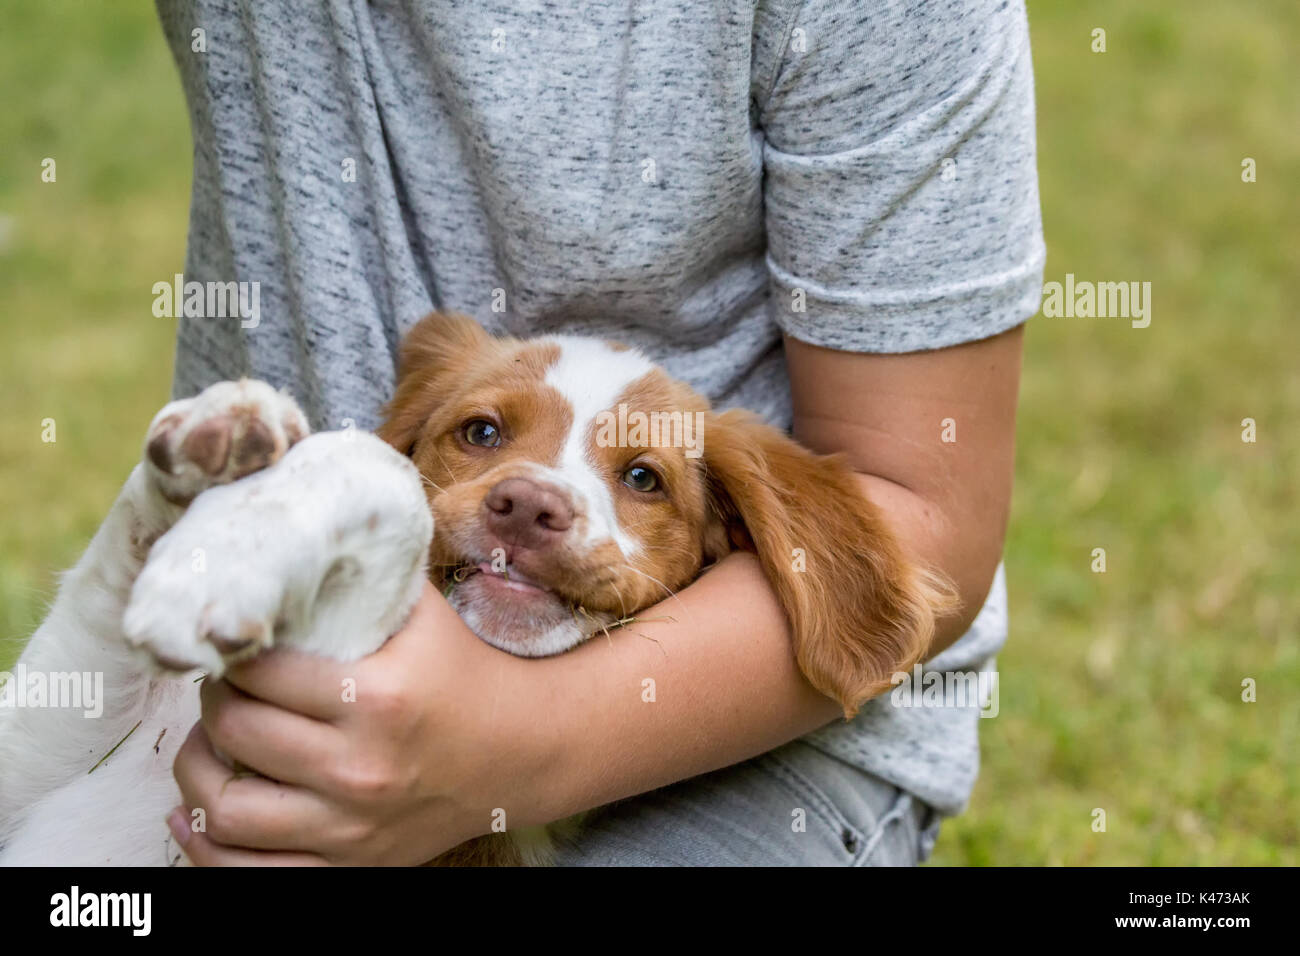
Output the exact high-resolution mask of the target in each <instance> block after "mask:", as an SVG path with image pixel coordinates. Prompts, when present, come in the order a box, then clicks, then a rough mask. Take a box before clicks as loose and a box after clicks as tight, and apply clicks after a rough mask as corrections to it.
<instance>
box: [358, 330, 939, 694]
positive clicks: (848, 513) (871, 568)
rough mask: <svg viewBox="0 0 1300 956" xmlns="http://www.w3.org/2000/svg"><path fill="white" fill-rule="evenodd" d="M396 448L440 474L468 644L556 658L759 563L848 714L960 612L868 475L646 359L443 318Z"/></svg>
mask: <svg viewBox="0 0 1300 956" xmlns="http://www.w3.org/2000/svg"><path fill="white" fill-rule="evenodd" d="M379 435H380V437H382V438H383V439H384V440H385V441H387V442H388V443H389V444H391V445H393V446H394V447H395V448H397V449H398V450H399V451H402V452H404V453H405V454H407V455H409V456H410V457H411V458H412V460H413V461H414V462H415V464H416V466H417V467H418V468H419V470H420V473H421V474H422V475H423V477H424V480H425V485H426V492H427V494H428V498H429V506H430V508H431V509H432V511H433V515H434V541H433V546H432V554H431V564H432V567H433V577H434V579H435V582H436V583H439V584H441V585H442V586H443V587H444V590H445V593H447V595H448V599H449V600H450V601H451V603H452V605H453V606H454V607H455V608H456V610H457V611H458V612H459V613H460V615H461V617H462V618H463V619H464V620H465V622H466V623H467V624H468V625H469V626H470V628H471V629H472V630H473V631H474V632H475V633H476V634H478V635H479V636H480V637H481V638H483V639H484V640H485V641H487V642H488V643H490V644H493V645H494V646H496V647H499V648H501V649H503V650H506V651H509V652H510V653H512V654H517V655H520V656H525V657H538V656H544V655H548V654H557V653H559V652H561V651H564V650H567V649H568V648H570V647H573V646H574V645H575V644H578V643H580V642H581V641H583V640H585V639H587V638H588V637H590V636H592V634H594V633H597V632H598V631H600V630H602V629H603V628H608V626H609V625H610V624H613V623H615V622H618V621H621V620H624V619H626V618H629V617H632V616H634V615H636V614H637V613H638V612H639V611H641V610H643V609H645V608H646V607H648V606H650V605H651V604H654V603H656V602H657V601H659V600H661V599H663V598H666V597H668V596H669V595H670V594H672V593H673V592H675V591H676V590H677V589H679V588H681V587H682V586H684V585H686V584H688V583H689V582H690V581H691V580H693V579H694V578H695V577H696V575H697V574H699V572H700V570H701V568H702V567H704V566H705V565H706V564H708V563H709V562H711V561H714V560H716V559H718V558H720V557H722V556H723V555H725V554H726V553H727V552H728V551H730V550H732V548H733V547H742V548H746V549H748V550H752V551H754V552H755V553H756V554H757V556H758V558H759V560H760V562H761V563H762V566H763V570H764V573H765V574H766V575H767V578H768V580H769V582H770V583H771V585H772V587H773V590H774V591H775V592H776V594H777V596H778V598H779V599H780V601H781V604H782V606H783V607H784V609H785V611H786V614H787V616H788V618H789V621H790V624H791V636H792V644H793V651H794V654H795V657H796V659H797V661H798V663H799V666H800V668H801V670H802V671H803V673H804V675H805V676H806V677H807V678H808V679H809V681H810V682H811V683H812V684H813V686H815V687H817V688H818V689H820V690H822V691H823V692H824V693H826V694H827V695H828V696H831V697H833V698H835V699H836V700H838V701H840V702H841V703H842V704H843V706H844V710H845V713H846V714H851V713H853V712H854V711H855V710H856V708H857V706H858V705H859V703H860V702H861V701H862V700H864V699H866V698H867V697H869V696H871V695H873V694H876V693H879V692H880V691H881V690H883V689H885V688H887V687H888V686H889V685H890V678H891V676H892V675H893V674H894V673H895V672H899V671H906V670H908V669H909V668H910V667H911V666H912V664H913V663H915V662H916V660H918V659H919V658H920V657H921V656H922V655H923V653H924V651H925V650H926V648H927V647H928V645H929V641H930V638H931V636H932V634H933V632H934V617H935V614H936V613H937V612H942V611H944V610H947V609H950V608H951V607H952V605H953V600H952V598H951V596H950V595H948V594H946V593H945V591H944V589H943V588H942V587H941V586H940V584H939V582H937V581H936V580H935V579H934V578H933V577H932V576H930V575H928V574H927V573H926V572H924V571H922V570H920V569H917V568H915V567H913V566H911V565H909V564H908V563H907V562H906V561H904V560H903V558H902V555H901V553H900V551H899V549H898V546H897V544H896V543H895V541H894V540H893V538H892V536H891V535H890V534H889V532H888V530H887V527H886V526H885V524H884V522H883V520H882V519H881V518H880V516H879V515H878V514H877V512H876V510H875V508H874V506H873V505H872V504H871V502H870V501H868V500H867V499H866V498H865V496H864V495H863V493H862V491H861V489H860V487H859V486H858V485H857V483H856V479H855V478H854V476H853V473H852V472H851V471H850V470H849V469H848V468H847V467H846V466H845V464H844V462H843V461H842V460H841V459H839V458H836V457H833V456H821V455H814V454H813V453H811V452H809V451H808V450H807V449H805V448H802V447H801V446H799V445H798V444H796V443H795V442H794V441H792V440H791V439H790V438H789V437H788V436H786V435H784V434H782V433H781V432H778V431H777V430H775V429H773V428H771V427H770V426H768V425H765V424H763V423H762V422H760V421H758V420H757V419H756V418H755V417H754V416H752V415H749V414H748V413H745V412H738V411H729V412H724V413H721V414H715V413H713V412H710V411H709V410H708V406H707V403H706V402H705V401H704V400H703V399H702V398H701V397H700V396H699V395H697V394H696V393H695V392H693V391H692V390H691V389H689V388H688V387H686V386H685V385H683V384H681V383H680V382H676V381H674V380H672V379H670V378H669V377H668V376H667V375H666V374H665V373H664V372H663V371H662V370H660V369H658V368H656V367H655V366H654V365H653V364H651V363H650V362H649V361H648V360H647V359H646V358H645V357H644V356H642V355H641V354H640V353H638V352H635V351H632V350H630V349H625V348H622V347H620V346H617V345H611V344H608V343H604V342H600V341H597V340H593V339H584V338H573V337H567V336H550V337H546V338H540V339H534V340H520V339H512V338H493V337H491V336H489V335H488V334H487V333H486V332H484V331H483V329H482V328H481V327H479V326H478V325H477V324H476V323H475V322H474V321H472V320H471V319H467V318H463V317H456V316H445V315H439V314H436V313H435V314H434V315H431V316H428V317H427V318H425V319H423V320H422V321H421V322H420V323H418V324H417V325H416V326H415V327H414V328H413V329H412V330H411V332H410V333H409V334H408V335H407V337H406V339H405V340H404V341H403V343H402V354H401V362H400V367H399V369H398V384H397V391H396V394H395V395H394V397H393V400H392V401H391V402H390V403H389V405H388V408H387V418H386V420H385V422H384V424H383V425H382V426H381V427H380V429H379Z"/></svg>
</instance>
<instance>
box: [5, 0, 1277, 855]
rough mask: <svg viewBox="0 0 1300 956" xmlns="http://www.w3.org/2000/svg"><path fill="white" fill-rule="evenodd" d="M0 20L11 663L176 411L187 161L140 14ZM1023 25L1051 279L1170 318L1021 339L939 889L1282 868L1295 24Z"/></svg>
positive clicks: (1052, 17) (1045, 12) (1051, 327)
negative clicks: (166, 301) (974, 684)
mask: <svg viewBox="0 0 1300 956" xmlns="http://www.w3.org/2000/svg"><path fill="white" fill-rule="evenodd" d="M7 17H8V24H7V25H8V27H9V29H8V30H7V31H5V33H3V34H0V54H3V55H0V89H2V90H4V91H5V101H6V109H4V110H0V216H3V217H4V222H5V223H6V224H7V225H3V226H0V329H2V336H3V338H2V340H0V401H3V407H4V409H5V414H4V415H3V416H0V514H3V516H4V519H3V522H0V629H2V630H0V633H2V634H4V635H9V636H10V637H12V638H15V639H20V638H22V637H24V636H25V635H26V634H28V633H29V632H30V631H31V629H32V628H33V627H34V626H35V624H36V622H37V621H38V620H39V618H40V616H41V614H42V611H43V608H44V606H45V601H46V600H47V599H48V596H49V595H50V594H51V593H52V590H53V587H54V583H55V578H54V574H55V571H56V570H57V569H59V568H62V567H66V566H67V565H69V564H70V563H71V562H72V561H74V560H75V559H76V557H77V555H78V554H79V552H80V551H81V550H82V549H83V548H84V546H85V543H86V541H87V540H88V539H89V537H90V535H91V534H92V533H93V532H94V529H95V527H96V526H97V524H98V522H99V521H100V520H101V519H102V517H103V515H104V513H105V512H106V511H107V509H108V507H109V504H110V503H111V501H112V499H113V496H114V494H115V493H116V491H117V489H118V487H119V486H120V484H121V481H122V479H123V478H124V477H125V475H126V473H127V471H128V470H129V469H130V467H131V464H132V463H133V461H134V460H135V459H136V457H137V456H138V445H137V438H138V437H139V436H140V435H141V433H142V429H143V427H144V424H145V423H146V422H147V421H148V419H149V417H150V416H151V415H152V413H153V412H154V411H155V410H156V409H157V408H158V406H159V405H160V404H162V402H163V401H164V400H165V399H166V396H167V387H168V382H169V380H170V374H171V353H172V337H173V334H174V323H173V321H172V320H169V319H157V318H154V317H153V315H152V314H151V312H150V305H151V303H152V294H151V292H150V286H151V285H152V283H153V282H154V281H157V280H158V279H160V278H163V277H167V276H170V275H171V274H172V273H173V272H176V271H178V270H179V269H180V268H181V265H182V262H183V254H184V238H185V228H186V210H187V202H188V182H189V172H190V144H189V136H188V129H187V122H186V117H185V110H184V103H183V100H182V98H181V95H180V92H179V84H178V81H177V79H176V76H175V72H174V69H173V67H172V64H171V61H170V57H169V54H168V52H167V50H166V47H165V45H164V43H163V41H162V38H161V34H160V31H159V28H158V26H157V24H156V22H155V21H154V14H153V10H152V5H150V4H144V3H138V4H137V3H118V4H113V5H112V7H111V9H110V7H109V6H108V5H104V4H91V3H85V2H81V0H75V2H74V0H46V2H42V3H36V2H30V3H26V4H21V5H15V9H11V10H9V11H7ZM1030 21H1031V29H1032V31H1033V38H1034V48H1035V62H1036V66H1037V83H1038V103H1039V147H1040V155H1039V167H1040V171H1041V175H1042V195H1043V207H1044V218H1045V224H1046V231H1047V238H1048V247H1049V258H1048V265H1047V278H1048V279H1057V280H1060V279H1062V278H1063V277H1064V275H1065V273H1067V272H1073V273H1074V274H1075V275H1076V276H1077V277H1079V278H1080V279H1093V280H1138V281H1149V282H1151V283H1152V286H1153V289H1152V296H1153V302H1154V310H1153V319H1152V323H1151V327H1150V328H1148V329H1133V328H1130V327H1129V325H1128V323H1127V322H1125V321H1122V320H1113V319H1110V320H1107V319H1063V318H1060V319H1053V318H1045V317H1039V318H1036V319H1034V320H1033V321H1032V322H1031V324H1030V327H1029V335H1028V350H1027V356H1026V367H1025V378H1024V390H1023V399H1022V404H1021V415H1020V429H1019V439H1020V450H1019V457H1018V467H1017V493H1016V500H1015V507H1014V513H1013V517H1012V525H1011V533H1010V538H1009V540H1008V545H1007V566H1008V571H1009V575H1010V590H1011V606H1012V635H1011V641H1010V643H1009V645H1008V647H1007V649H1006V651H1005V652H1004V653H1003V654H1002V655H1001V658H1000V661H999V663H1000V669H1001V673H1002V681H1001V713H1000V715H999V716H998V717H997V718H996V719H993V720H988V721H985V722H984V725H983V728H982V730H983V743H984V769H983V772H982V774H981V777H980V781H979V784H978V786H977V788H976V792H975V795H974V797H973V799H972V801H971V806H970V809H969V811H968V812H967V813H966V814H965V815H964V816H962V817H960V818H958V819H956V820H953V821H951V822H949V823H948V824H947V825H946V826H945V828H944V832H943V836H942V838H941V839H940V842H939V846H938V849H937V851H936V854H935V862H936V863H943V864H963V863H973V864H983V863H996V864H1041V863H1049V864H1051V863H1063V864H1157V865H1165V864H1206V863H1224V864H1249V863H1264V864H1271V863H1285V864H1291V865H1294V864H1296V863H1300V852H1298V851H1297V844H1298V843H1300V834H1298V833H1297V829H1298V826H1300V648H1298V646H1297V623H1298V622H1300V597H1297V589H1296V587H1295V583H1296V581H1297V580H1300V519H1298V518H1297V515H1298V513H1300V502H1298V501H1297V496H1298V495H1297V490H1296V484H1297V476H1300V424H1298V423H1300V373H1298V371H1297V370H1298V369H1300V331H1298V330H1297V322H1300V315H1298V314H1297V308H1296V303H1297V301H1300V225H1297V224H1298V223H1300V202H1298V200H1297V196H1300V190H1298V189H1297V186H1296V184H1297V183H1300V123H1297V122H1296V118H1297V116H1298V115H1300V109H1298V107H1300V71H1297V69H1296V63H1295V55H1296V51H1297V50H1300V6H1297V5H1296V4H1295V3H1294V2H1293V0H1272V2H1264V0H1257V2H1253V3H1244V4H1222V3H1214V2H1209V0H1159V2H1148V3H1143V4H1134V3H1131V2H1124V0H1105V2H1087V3H1071V4H1064V3H1057V2H1036V0H1031V6H1030ZM1094 27H1102V28H1104V29H1105V30H1106V31H1107V45H1108V51H1107V52H1106V53H1104V54H1094V53H1092V52H1091V50H1090V43H1091V37H1090V33H1091V30H1092V29H1093V28H1094ZM47 156H50V157H53V158H55V159H56V160H57V162H58V181H57V183H54V184H45V183H42V182H41V181H40V162H41V160H42V159H43V158H44V157H47ZM1246 156H1250V157H1253V158H1255V159H1256V161H1257V163H1258V182H1256V183H1253V184H1245V183H1242V182H1241V178H1240V171H1241V160H1242V158H1243V157H1246ZM6 233H7V238H4V235H5V234H6ZM1247 417H1249V418H1254V419H1255V420H1256V422H1257V423H1258V429H1259V441H1258V442H1257V443H1256V444H1244V443H1243V442H1242V441H1241V440H1240V433H1241V425H1240V422H1241V420H1242V419H1243V418H1247ZM46 418H53V419H55V421H56V423H57V436H58V440H57V441H56V442H54V443H53V444H45V443H42V442H41V440H40V436H41V427H42V425H41V423H42V420H43V419H46ZM1098 547H1102V548H1105V549H1106V553H1107V571H1106V573H1105V574H1093V573H1092V572H1091V571H1090V568H1089V566H1090V563H1091V552H1092V549H1093V548H1098ZM16 646H17V644H16V642H14V643H11V644H10V646H9V647H8V648H7V649H5V648H0V667H2V666H4V664H5V663H7V662H9V661H11V660H12V658H13V656H14V653H15V652H16ZM1247 677H1249V678H1253V679H1254V680H1255V682H1256V684H1257V687H1258V701H1257V702H1256V703H1251V704H1248V703H1243V702H1242V701H1241V682H1242V680H1243V678H1247ZM1094 808H1101V809H1104V810H1105V811H1106V815H1107V829H1106V832H1104V833H1095V832H1093V830H1092V820H1093V817H1092V813H1093V810H1094Z"/></svg>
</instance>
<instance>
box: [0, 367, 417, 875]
mask: <svg viewBox="0 0 1300 956" xmlns="http://www.w3.org/2000/svg"><path fill="white" fill-rule="evenodd" d="M250 404H251V405H253V406H255V407H256V408H257V410H258V414H259V415H260V416H261V417H262V419H263V420H264V421H267V422H270V423H272V424H273V425H274V426H275V427H276V428H279V427H280V425H281V424H283V423H284V422H287V421H293V422H297V423H299V424H300V426H301V428H300V430H301V431H302V432H304V433H305V430H306V429H305V423H303V422H302V419H301V413H300V412H298V410H297V408H296V406H295V405H294V404H293V402H292V401H291V400H290V399H288V398H287V397H285V396H283V395H279V394H278V393H276V392H275V391H274V390H273V389H271V388H270V387H269V386H266V385H263V384H261V383H256V382H241V383H222V384H221V385H217V386H213V387H212V388H211V389H208V390H207V391H205V392H204V393H203V394H202V395H200V396H198V397H197V398H195V399H189V400H186V401H183V402H174V403H172V404H171V405H168V406H167V407H166V408H165V409H163V411H162V412H160V413H159V415H158V417H157V418H156V419H155V426H157V424H158V423H159V422H160V421H162V420H163V419H164V418H166V417H167V416H168V415H177V414H180V415H183V416H189V419H188V420H187V422H186V426H185V427H189V426H190V425H191V424H192V423H193V421H195V420H201V419H202V418H204V417H207V416H211V415H216V414H220V413H221V412H222V411H223V410H226V409H229V408H232V407H235V406H240V407H244V408H246V407H248V406H249V405H250ZM176 472H177V473H176V474H175V475H171V476H167V475H163V474H161V473H160V472H159V471H158V470H157V468H155V467H154V466H153V465H152V464H151V463H149V462H148V461H146V462H143V463H142V464H141V465H139V466H137V467H136V469H135V470H134V471H133V472H132V473H131V476H130V478H129V479H128V480H127V483H126V486H125V487H124V489H123V491H122V493H121V495H120V496H119V497H118V499H117V501H116V503H115V504H114V505H113V508H112V510H111V511H110V513H109V515H108V518H107V519H106V520H105V522H104V524H103V526H102V527H101V528H100V529H99V532H98V533H97V534H96V535H95V537H94V539H93V540H92V542H91V544H90V547H89V548H88V549H87V551H86V553H85V555H84V556H83V557H82V558H81V560H80V561H79V562H78V563H77V565H76V567H74V568H73V569H72V570H71V571H70V572H68V574H67V575H66V576H65V577H64V580H63V583H62V586H61V587H60V589H59V593H58V596H57V598H56V600H55V603H54V606H53V608H52V609H51V611H50V614H49V616H48V617H47V618H46V620H45V622H44V623H43V624H42V625H41V627H40V628H39V629H38V630H37V632H36V634H35V635H34V636H33V637H32V639H31V641H30V643H29V644H28V646H27V648H26V650H25V651H24V653H23V655H22V657H21V659H20V662H21V663H22V664H24V665H26V668H27V669H28V671H40V672H45V673H50V672H71V671H92V672H102V673H103V675H104V696H105V701H104V713H103V716H102V717H101V718H99V719H87V718H86V717H84V716H83V711H82V710H81V709H71V708H69V709H53V708H49V709H46V708H40V709H37V708H17V707H0V864H4V865H31V864H36V865H42V864H44V865H49V864H61V865H104V864H112V865H163V864H165V863H172V862H174V861H175V860H176V859H177V857H178V854H177V852H176V850H175V848H174V846H173V845H171V844H170V842H169V840H168V835H167V830H166V826H165V824H164V822H163V821H164V816H165V814H166V813H167V812H168V811H169V810H171V809H172V808H173V807H175V806H176V805H178V804H179V803H180V794H179V791H178V790H177V788H176V784H175V782H174V781H173V779H172V774H171V766H172V761H173V759H174V758H175V755H176V750H177V748H179V746H180V745H181V743H182V742H183V741H184V739H185V737H186V735H187V734H188V733H189V730H190V728H191V727H192V726H193V725H194V723H195V722H196V721H197V719H198V716H199V712H198V687H197V686H196V685H195V683H194V679H195V675H196V674H198V673H199V671H195V672H194V673H192V674H185V675H179V676H178V675H177V674H176V673H175V672H166V673H159V672H158V670H157V669H156V668H155V667H153V666H151V664H150V661H149V658H148V654H150V653H154V654H162V655H163V656H165V657H168V658H170V659H172V660H183V661H190V662H193V663H195V664H196V665H199V666H200V667H201V668H202V670H203V671H206V672H207V673H210V674H213V675H219V674H220V673H222V671H223V669H224V663H223V661H222V659H221V657H220V656H219V655H218V654H217V653H216V651H215V650H214V648H213V647H212V645H210V644H209V643H207V641H206V640H204V634H205V633H206V631H207V630H208V629H209V628H210V627H211V628H216V629H218V630H223V629H224V630H227V631H228V630H229V629H237V628H238V626H239V625H240V624H242V623H244V622H248V621H255V622H263V623H265V624H267V625H268V632H267V633H268V635H270V633H271V631H270V630H269V626H271V625H274V624H275V623H276V622H279V623H280V625H281V626H280V628H279V629H278V630H276V631H275V632H274V640H275V643H277V644H288V645H295V646H298V647H299V648H301V649H303V650H306V651H310V652H313V653H319V654H323V655H326V656H330V657H334V658H338V659H341V660H349V659H355V658H357V657H361V656H363V655H365V654H367V653H370V652H371V651H373V650H375V649H376V648H377V647H378V646H379V645H381V644H382V643H383V641H384V640H385V639H386V638H387V636H388V635H389V634H390V633H392V632H393V631H394V630H396V629H397V628H398V626H400V624H401V622H402V620H403V619H404V618H405V616H406V615H407V614H408V613H409V611H410V608H411V607H412V606H413V604H414V602H415V600H416V598H417V596H418V594H419V590H420V588H421V586H422V584H423V582H424V580H425V560H426V556H427V552H428V545H429V540H430V538H431V536H432V531H433V519H432V516H431V515H430V512H429V509H428V506H427V502H426V499H425V497H424V494H423V491H422V488H421V483H420V479H419V476H418V474H417V473H416V471H415V468H414V466H413V465H412V464H411V462H410V461H409V460H408V459H406V458H405V457H403V456H402V455H400V454H398V453H397V452H395V451H394V450H393V449H392V448H390V447H389V446H388V445H386V444H384V443H383V442H382V441H380V440H379V439H378V438H375V437H374V436H373V435H369V434H365V433H360V432H355V431H347V432H327V433H322V434H319V435H313V436H311V437H309V438H306V439H304V440H303V441H301V442H300V443H299V444H297V445H296V446H294V447H293V448H292V449H291V450H289V452H288V453H287V454H286V455H285V457H284V459H283V460H282V461H280V462H279V463H277V464H276V465H273V466H272V467H270V468H268V469H266V470H264V471H262V472H259V473H257V474H255V475H252V476H250V477H247V478H244V479H241V480H239V481H237V482H235V483H233V484H229V485H223V486H218V487H215V488H210V489H208V490H206V491H203V492H202V493H201V494H199V495H198V497H197V498H195V499H194V501H193V503H192V504H191V505H190V507H189V509H188V511H185V512H184V513H183V514H182V509H181V508H180V507H178V506H177V505H174V504H172V503H170V502H169V501H168V500H167V498H166V497H165V496H164V494H163V492H164V491H166V492H168V493H170V495H171V496H172V497H176V494H177V493H178V491H185V490H188V491H190V492H193V491H196V490H198V487H197V486H198V485H199V484H201V480H202V476H201V473H199V472H196V471H194V470H193V469H187V468H186V467H185V464H184V462H181V463H180V464H179V466H178V467H177V469H176ZM169 527H170V530H167V529H168V528H169ZM163 532H165V533H163ZM159 534H161V537H157V536H158V535H159ZM155 537H157V540H156V542H155V543H154V544H153V546H152V549H151V550H150V551H149V554H148V558H147V560H146V561H141V559H140V558H139V557H138V556H137V555H138V553H140V552H142V551H143V550H144V546H142V545H141V542H144V543H145V545H147V543H148V542H149V541H152V540H153V539H154V538H155ZM196 549H198V550H199V551H201V553H202V560H201V562H199V563H196V562H197V561H198V558H197V554H196ZM200 564H201V565H202V566H203V568H204V570H202V571H198V570H196V568H197V567H198V566H199V565H200ZM132 645H135V648H133V647H132ZM136 648H139V649H142V650H143V651H144V652H145V653H142V652H141V650H137V649H136ZM137 723H138V724H139V726H138V727H137V728H136V730H135V731H134V732H133V733H130V735H129V736H128V731H130V730H131V728H132V727H133V726H136V724H137ZM123 738H125V740H124V739H123ZM119 742H121V746H120V747H118V749H117V750H116V752H114V753H113V755H112V756H111V757H110V758H108V759H107V760H106V761H104V762H103V763H102V764H101V765H100V766H98V767H97V768H96V769H95V771H94V772H93V773H89V772H88V771H90V770H91V768H92V767H93V766H95V764H96V762H97V761H99V760H100V758H102V757H103V756H104V755H105V754H107V753H108V752H109V751H110V749H112V748H113V746H114V745H115V744H117V743H119Z"/></svg>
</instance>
